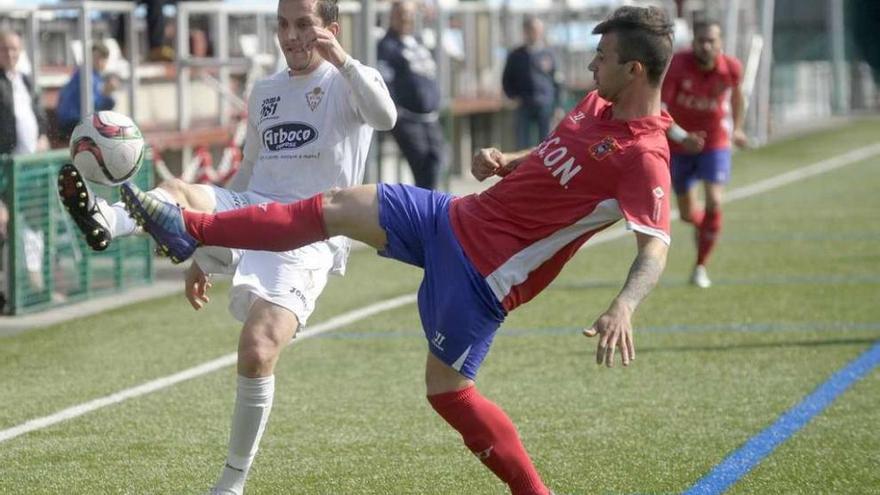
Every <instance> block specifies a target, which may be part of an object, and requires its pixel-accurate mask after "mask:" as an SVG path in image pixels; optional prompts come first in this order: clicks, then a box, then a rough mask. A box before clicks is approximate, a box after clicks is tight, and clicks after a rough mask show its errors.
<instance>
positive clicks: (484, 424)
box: [428, 385, 550, 495]
mask: <svg viewBox="0 0 880 495" xmlns="http://www.w3.org/2000/svg"><path fill="white" fill-rule="evenodd" d="M428 402H430V403H431V406H432V407H433V408H434V410H435V411H437V413H438V414H439V415H440V416H441V417H443V419H445V420H446V422H447V423H449V424H450V425H451V426H452V427H453V428H455V429H456V430H458V432H459V433H461V437H462V439H463V440H464V444H465V445H466V446H467V448H468V449H470V451H471V452H473V453H474V455H476V456H477V458H478V459H480V462H482V463H483V464H485V465H486V467H488V468H489V469H490V470H492V472H493V473H495V476H498V477H499V478H501V481H503V482H505V483H507V486H508V487H510V493H511V494H512V495H548V494H549V493H550V491H549V490H548V489H547V487H545V486H544V483H543V482H542V481H541V477H540V476H539V475H538V472H537V471H536V470H535V466H533V465H532V461H531V459H529V454H528V453H526V449H525V447H523V445H522V442H520V439H519V435H518V434H517V432H516V427H515V426H513V423H512V422H511V421H510V418H508V417H507V415H506V414H504V411H502V410H501V408H500V407H498V406H497V405H495V404H494V403H493V402H491V401H490V400H488V399H486V398H485V397H483V396H482V395H480V392H478V391H477V388H476V387H475V386H473V385H472V386H470V387H468V388H466V389H463V390H458V391H455V392H446V393H442V394H437V395H430V396H428Z"/></svg>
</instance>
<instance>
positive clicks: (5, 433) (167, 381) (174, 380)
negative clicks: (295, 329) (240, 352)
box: [0, 294, 416, 443]
mask: <svg viewBox="0 0 880 495" xmlns="http://www.w3.org/2000/svg"><path fill="white" fill-rule="evenodd" d="M415 300H416V296H415V294H407V295H405V296H399V297H395V298H392V299H387V300H385V301H381V302H378V303H376V304H371V305H369V306H364V307H363V308H359V309H356V310H353V311H349V312H348V313H343V314H341V315H339V316H335V317H333V318H330V319H329V320H327V321H325V322H322V323H320V324H318V325H315V326H313V327H310V328H308V329H305V330H303V331H302V332H301V333H300V334H299V335H297V337H296V339H295V340H293V341H292V342H291V343H293V342H299V341H301V340H305V339H308V338H311V337H314V336H316V335H320V334H322V333H325V332H329V331H330V330H335V329H337V328H339V327H344V326H346V325H349V324H351V323H354V322H356V321H359V320H363V319H364V318H368V317H370V316H373V315H375V314H378V313H382V312H385V311H389V310H391V309H394V308H398V307H400V306H404V305H407V304H411V303H413V302H415ZM236 358H237V356H236V353H234V352H233V353H230V354H226V355H225V356H221V357H219V358H217V359H213V360H211V361H208V362H206V363H203V364H200V365H198V366H194V367H192V368H189V369H187V370H183V371H181V372H178V373H175V374H173V375H168V376H165V377H162V378H158V379H156V380H153V381H149V382H147V383H144V384H141V385H138V386H136V387H132V388H128V389H125V390H122V391H120V392H116V393H115V394H111V395H108V396H106V397H101V398H99V399H95V400H91V401H89V402H85V403H83V404H79V405H76V406H72V407H68V408H67V409H64V410H61V411H58V412H57V413H55V414H52V415H49V416H43V417H42V418H37V419H32V420H30V421H26V422H24V423H22V424H20V425H18V426H14V427H12V428H9V429H6V430H2V431H0V443H2V442H5V441H6V440H10V439H13V438H15V437H17V436H19V435H24V434H25V433H29V432H32V431H35V430H40V429H43V428H47V427H49V426H52V425H54V424H57V423H60V422H62V421H67V420H68V419H73V418H76V417H78V416H82V415H83V414H87V413H90V412H92V411H96V410H98V409H101V408H103V407H106V406H110V405H113V404H118V403H120V402H123V401H126V400H128V399H133V398H135V397H139V396H141V395H146V394H149V393H152V392H155V391H157V390H162V389H163V388H168V387H170V386H172V385H176V384H178V383H180V382H184V381H186V380H190V379H192V378H197V377H200V376H202V375H207V374H208V373H211V372H214V371H217V370H219V369H221V368H225V367H227V366H232V365H233V364H235V362H236Z"/></svg>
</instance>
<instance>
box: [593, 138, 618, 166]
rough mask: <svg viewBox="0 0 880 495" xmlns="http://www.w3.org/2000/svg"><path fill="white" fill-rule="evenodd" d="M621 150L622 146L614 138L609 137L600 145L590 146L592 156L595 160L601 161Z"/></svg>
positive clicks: (599, 143) (600, 142)
mask: <svg viewBox="0 0 880 495" xmlns="http://www.w3.org/2000/svg"><path fill="white" fill-rule="evenodd" d="M619 149H620V145H619V144H617V141H615V140H614V138H613V137H611V136H608V137H606V138H605V139H603V140H601V141H599V142H598V143H596V144H594V145H592V146H590V155H591V156H592V157H593V159H594V160H601V159H603V158H605V157H606V156H608V155H610V154H611V153H614V152H615V151H617V150H619Z"/></svg>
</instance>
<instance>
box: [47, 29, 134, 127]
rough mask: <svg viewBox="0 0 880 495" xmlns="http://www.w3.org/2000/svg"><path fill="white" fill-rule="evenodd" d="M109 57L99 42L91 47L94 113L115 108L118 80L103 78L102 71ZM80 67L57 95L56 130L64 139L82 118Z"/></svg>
mask: <svg viewBox="0 0 880 495" xmlns="http://www.w3.org/2000/svg"><path fill="white" fill-rule="evenodd" d="M109 57H110V50H108V49H107V46H106V45H104V43H102V42H100V41H96V42H95V43H94V44H93V45H92V65H93V68H92V95H93V99H94V102H95V111H96V112H97V111H100V110H113V107H115V106H116V100H114V99H113V92H114V91H116V89H117V88H118V87H119V80H118V79H117V78H116V76H111V77H106V78H105V77H104V75H103V73H104V70H105V69H106V68H107V60H108V58H109ZM81 72H82V67H79V68H78V69H77V70H76V71H75V72H74V73H73V75H72V76H71V77H70V81H67V84H65V85H64V87H63V88H61V92H60V93H59V94H58V108H57V112H58V128H59V130H60V132H61V135H62V137H63V138H64V139H68V138H70V134H71V133H72V132H73V128H74V127H76V124H78V123H79V121H80V119H81V118H82V110H80V107H79V106H80V95H79V91H80V73H81Z"/></svg>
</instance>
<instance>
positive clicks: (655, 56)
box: [593, 6, 673, 86]
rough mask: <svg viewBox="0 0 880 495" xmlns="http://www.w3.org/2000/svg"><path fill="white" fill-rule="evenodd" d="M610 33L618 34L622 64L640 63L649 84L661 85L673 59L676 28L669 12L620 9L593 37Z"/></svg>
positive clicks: (597, 28) (641, 8)
mask: <svg viewBox="0 0 880 495" xmlns="http://www.w3.org/2000/svg"><path fill="white" fill-rule="evenodd" d="M607 33H617V54H618V57H619V58H620V62H621V63H624V62H632V61H634V60H635V61H638V62H641V63H642V64H644V66H645V68H646V69H647V72H648V82H650V83H651V84H652V85H654V86H659V85H660V82H661V81H662V80H663V73H664V72H666V66H667V65H669V59H670V58H672V37H673V34H672V33H673V26H672V23H671V22H669V17H668V16H667V15H666V12H664V11H663V10H662V9H659V8H657V7H631V6H626V7H620V8H619V9H617V10H615V11H614V12H612V14H611V15H610V16H609V17H608V18H607V19H605V20H604V21H602V22H600V23H599V24H598V25H597V26H596V27H595V28H594V29H593V34H607Z"/></svg>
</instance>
